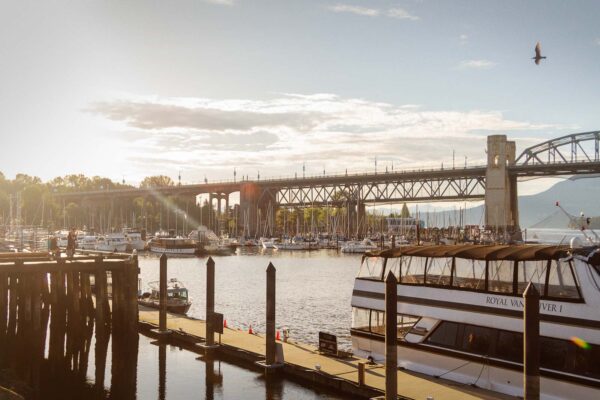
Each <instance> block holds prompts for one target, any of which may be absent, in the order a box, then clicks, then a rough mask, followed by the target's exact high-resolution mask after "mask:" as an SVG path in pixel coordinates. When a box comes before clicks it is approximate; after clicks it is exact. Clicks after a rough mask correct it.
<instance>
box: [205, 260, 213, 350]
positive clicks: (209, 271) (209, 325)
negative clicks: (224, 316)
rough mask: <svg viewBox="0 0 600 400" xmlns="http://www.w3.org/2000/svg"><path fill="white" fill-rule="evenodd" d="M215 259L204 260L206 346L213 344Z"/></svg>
mask: <svg viewBox="0 0 600 400" xmlns="http://www.w3.org/2000/svg"><path fill="white" fill-rule="evenodd" d="M214 313H215V261H214V260H213V259H212V257H209V258H208V261H207V262H206V346H214V344H215V327H214V326H213V322H214V318H213V314H214Z"/></svg>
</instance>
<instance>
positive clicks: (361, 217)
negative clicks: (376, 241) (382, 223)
mask: <svg viewBox="0 0 600 400" xmlns="http://www.w3.org/2000/svg"><path fill="white" fill-rule="evenodd" d="M356 208H357V210H356V212H357V214H358V215H357V219H358V221H357V226H358V236H359V237H360V236H363V237H364V236H366V234H367V210H366V206H365V203H358V204H357V205H356Z"/></svg>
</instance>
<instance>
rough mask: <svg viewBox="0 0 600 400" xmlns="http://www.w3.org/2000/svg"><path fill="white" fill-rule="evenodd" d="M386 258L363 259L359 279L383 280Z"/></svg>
mask: <svg viewBox="0 0 600 400" xmlns="http://www.w3.org/2000/svg"><path fill="white" fill-rule="evenodd" d="M385 260H386V259H385V258H384V257H365V258H363V261H362V264H361V266H360V271H358V277H359V278H372V279H379V280H381V279H383V269H384V265H385Z"/></svg>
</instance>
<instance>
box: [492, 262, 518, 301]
mask: <svg viewBox="0 0 600 400" xmlns="http://www.w3.org/2000/svg"><path fill="white" fill-rule="evenodd" d="M514 268H515V262H514V261H512V260H495V261H488V290H489V291H490V292H498V293H507V294H511V293H512V292H513V280H514V274H513V271H514Z"/></svg>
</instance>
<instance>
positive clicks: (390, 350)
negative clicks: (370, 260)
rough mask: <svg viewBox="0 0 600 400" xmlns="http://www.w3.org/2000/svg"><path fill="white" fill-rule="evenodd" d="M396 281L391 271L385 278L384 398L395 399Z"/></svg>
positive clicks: (396, 353)
mask: <svg viewBox="0 0 600 400" xmlns="http://www.w3.org/2000/svg"><path fill="white" fill-rule="evenodd" d="M397 314H398V281H397V280H396V276H395V275H394V273H393V272H392V271H390V272H388V274H387V278H386V279H385V400H396V398H397V391H398V343H397V326H396V325H397Z"/></svg>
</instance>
